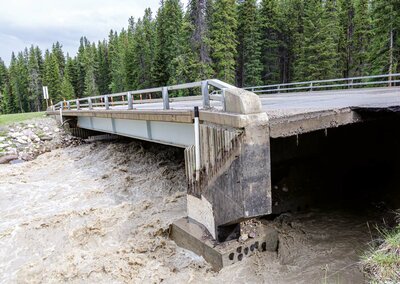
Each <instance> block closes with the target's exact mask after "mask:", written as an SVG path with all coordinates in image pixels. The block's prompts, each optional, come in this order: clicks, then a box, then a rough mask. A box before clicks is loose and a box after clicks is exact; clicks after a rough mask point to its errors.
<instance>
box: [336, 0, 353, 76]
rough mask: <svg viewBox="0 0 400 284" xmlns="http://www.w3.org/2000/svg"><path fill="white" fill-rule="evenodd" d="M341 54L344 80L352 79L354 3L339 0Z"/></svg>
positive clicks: (341, 68) (341, 69)
mask: <svg viewBox="0 0 400 284" xmlns="http://www.w3.org/2000/svg"><path fill="white" fill-rule="evenodd" d="M338 6H339V7H338V8H339V13H338V14H339V25H340V31H339V54H340V66H339V68H340V71H341V72H340V73H341V76H342V77H344V78H348V77H351V76H352V75H353V74H352V70H351V67H352V66H353V55H354V47H353V45H354V44H353V36H354V5H353V1H349V0H339V1H338Z"/></svg>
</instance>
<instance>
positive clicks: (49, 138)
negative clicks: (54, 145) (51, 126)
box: [40, 136, 53, 141]
mask: <svg viewBox="0 0 400 284" xmlns="http://www.w3.org/2000/svg"><path fill="white" fill-rule="evenodd" d="M40 139H41V140H42V141H51V140H53V138H52V137H50V136H42V137H40Z"/></svg>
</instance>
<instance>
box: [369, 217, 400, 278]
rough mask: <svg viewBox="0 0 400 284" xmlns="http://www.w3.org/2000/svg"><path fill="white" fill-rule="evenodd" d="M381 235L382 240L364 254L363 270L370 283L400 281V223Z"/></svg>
mask: <svg viewBox="0 0 400 284" xmlns="http://www.w3.org/2000/svg"><path fill="white" fill-rule="evenodd" d="M382 237H383V242H382V243H381V244H380V245H379V246H377V247H375V248H371V250H370V251H369V252H368V253H367V254H366V255H365V256H364V258H363V264H364V271H365V272H366V274H367V276H368V278H369V281H370V282H371V283H387V284H389V283H400V224H399V225H397V227H396V228H394V229H393V230H392V231H384V232H382Z"/></svg>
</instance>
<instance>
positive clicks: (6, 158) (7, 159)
mask: <svg viewBox="0 0 400 284" xmlns="http://www.w3.org/2000/svg"><path fill="white" fill-rule="evenodd" d="M16 159H18V156H17V155H15V154H11V155H6V156H3V157H0V164H7V163H8V162H10V161H12V160H16Z"/></svg>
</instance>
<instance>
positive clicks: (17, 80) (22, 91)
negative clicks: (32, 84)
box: [10, 50, 29, 112]
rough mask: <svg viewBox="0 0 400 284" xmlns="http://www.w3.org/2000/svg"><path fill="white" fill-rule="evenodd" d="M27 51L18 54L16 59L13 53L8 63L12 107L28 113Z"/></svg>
mask: <svg viewBox="0 0 400 284" xmlns="http://www.w3.org/2000/svg"><path fill="white" fill-rule="evenodd" d="M27 53H28V52H27V50H25V51H24V52H19V53H18V55H17V57H15V55H14V53H13V54H12V56H11V63H10V86H11V93H12V95H13V98H14V105H15V107H16V108H17V109H18V112H26V111H28V85H29V83H28V67H27Z"/></svg>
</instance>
